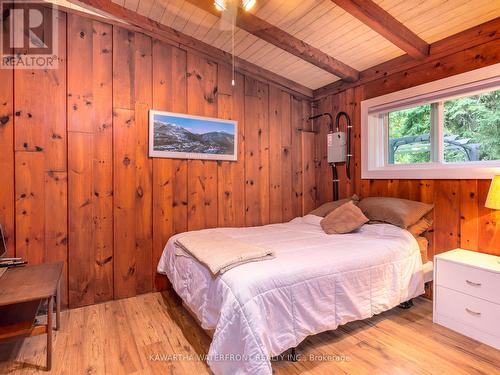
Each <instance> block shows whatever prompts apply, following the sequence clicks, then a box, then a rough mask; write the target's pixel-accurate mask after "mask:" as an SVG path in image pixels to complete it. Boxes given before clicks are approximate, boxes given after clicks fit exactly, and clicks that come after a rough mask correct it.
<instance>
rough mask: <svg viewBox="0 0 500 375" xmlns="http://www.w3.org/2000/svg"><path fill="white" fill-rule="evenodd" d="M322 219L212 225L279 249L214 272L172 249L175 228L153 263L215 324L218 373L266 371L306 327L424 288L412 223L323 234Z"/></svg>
mask: <svg viewBox="0 0 500 375" xmlns="http://www.w3.org/2000/svg"><path fill="white" fill-rule="evenodd" d="M320 220H321V218H320V217H318V216H314V215H306V216H304V217H299V218H296V219H293V220H292V221H290V222H289V223H285V224H272V225H266V226H262V227H251V228H218V229H217V231H220V232H222V233H225V234H226V235H228V236H231V237H234V238H236V239H238V240H239V241H243V242H248V243H251V244H254V245H259V246H265V247H268V248H271V249H272V250H273V251H274V252H275V254H276V258H275V259H273V260H267V261H264V262H254V263H248V264H244V265H242V266H238V267H236V268H233V269H231V270H229V271H227V272H226V273H224V274H223V275H221V276H218V277H217V278H215V279H214V278H212V276H211V275H210V272H209V271H208V269H206V268H205V267H204V266H202V265H201V264H199V263H198V262H197V261H196V260H194V259H192V258H187V257H179V256H175V254H174V247H173V243H174V241H175V238H176V236H174V237H172V238H171V239H170V240H169V241H168V243H167V245H166V247H165V250H164V252H163V255H162V257H161V259H160V262H159V264H158V272H160V273H164V274H166V275H167V276H168V278H169V279H170V281H171V282H172V285H173V287H174V289H175V291H176V292H177V293H178V294H179V296H180V297H181V298H182V299H183V300H184V302H185V303H186V304H187V305H188V306H189V307H190V308H191V310H192V311H193V312H194V313H195V314H196V315H197V317H198V319H199V320H200V321H201V323H202V327H203V328H205V329H214V328H215V333H214V337H213V340H212V344H211V346H210V350H209V353H208V364H209V366H210V368H211V369H212V371H213V372H214V373H215V374H253V375H260V374H262V375H269V374H271V373H272V369H271V363H270V361H269V357H270V356H275V355H278V354H281V353H282V352H284V351H285V350H287V349H289V348H291V347H295V346H297V345H298V344H299V343H300V342H301V341H302V340H303V339H304V338H306V337H307V336H309V335H313V334H316V333H320V332H323V331H326V330H332V329H335V328H337V327H338V326H339V325H341V324H345V323H347V322H350V321H354V320H359V319H365V318H368V317H371V316H373V315H374V314H378V313H381V312H383V311H386V310H388V309H391V308H392V307H395V306H397V305H398V304H399V303H401V302H404V301H406V300H408V299H410V298H412V297H416V296H418V295H420V294H423V293H424V286H423V278H422V260H421V257H420V252H419V248H418V244H417V242H416V240H415V239H414V238H413V236H412V235H411V234H410V233H409V232H407V231H406V230H403V229H400V228H398V227H395V226H392V225H389V224H376V225H364V226H363V227H362V228H361V229H360V230H359V232H358V233H352V234H341V235H326V234H325V233H324V232H323V230H322V229H321V227H320V225H319V222H320ZM207 230H211V229H207ZM212 230H213V229H212Z"/></svg>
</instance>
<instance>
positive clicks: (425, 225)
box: [408, 216, 432, 237]
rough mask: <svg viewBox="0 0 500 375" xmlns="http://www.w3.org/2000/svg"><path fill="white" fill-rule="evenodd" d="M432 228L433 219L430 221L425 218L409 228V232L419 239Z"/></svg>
mask: <svg viewBox="0 0 500 375" xmlns="http://www.w3.org/2000/svg"><path fill="white" fill-rule="evenodd" d="M431 226H432V219H429V218H427V217H425V216H424V217H423V218H421V219H420V220H419V221H417V222H416V223H415V224H413V225H410V226H409V227H408V232H410V233H411V234H412V235H413V237H418V236H420V235H422V233H424V232H426V231H428V230H429V228H430V227H431Z"/></svg>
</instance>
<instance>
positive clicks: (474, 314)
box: [436, 287, 500, 337]
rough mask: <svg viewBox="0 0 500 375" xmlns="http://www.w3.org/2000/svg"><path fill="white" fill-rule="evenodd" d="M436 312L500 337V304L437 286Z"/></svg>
mask: <svg viewBox="0 0 500 375" xmlns="http://www.w3.org/2000/svg"><path fill="white" fill-rule="evenodd" d="M436 297H437V298H438V300H437V301H438V303H437V304H436V310H437V311H436V313H437V314H439V315H443V316H446V317H448V318H451V319H453V320H456V321H458V322H460V323H463V324H465V325H467V326H469V327H473V328H475V329H477V330H479V331H482V332H486V333H488V334H490V335H493V336H497V337H500V324H498V322H499V321H500V305H497V304H495V303H492V302H488V301H485V300H483V299H480V298H474V297H471V296H469V295H467V294H464V293H460V292H457V291H455V290H451V289H447V288H443V287H437V290H436Z"/></svg>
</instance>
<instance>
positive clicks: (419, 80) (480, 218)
mask: <svg viewBox="0 0 500 375" xmlns="http://www.w3.org/2000/svg"><path fill="white" fill-rule="evenodd" d="M499 56H500V40H498V39H497V40H494V41H491V42H488V43H485V44H483V45H480V46H476V47H472V48H468V49H465V50H464V51H461V52H458V53H454V54H452V55H448V56H442V57H440V58H438V59H437V60H435V61H432V62H429V63H425V64H422V65H420V66H417V67H415V68H412V69H408V70H404V71H402V72H399V73H396V74H392V75H389V76H386V77H383V78H381V79H378V80H375V81H373V82H370V83H367V84H365V85H363V86H359V87H355V88H350V89H347V90H345V91H343V92H341V93H339V94H336V95H331V96H327V97H325V98H323V99H321V100H319V101H317V102H315V103H314V105H313V107H314V111H315V113H320V112H324V111H327V112H330V111H333V114H334V115H335V114H336V113H337V112H338V111H339V110H343V111H346V112H347V113H348V114H349V115H350V116H351V120H352V122H353V125H354V129H353V140H352V142H353V143H352V146H353V150H354V158H353V169H352V172H353V178H352V180H351V181H348V180H347V179H346V176H345V173H344V172H342V171H341V172H340V173H339V177H340V181H341V182H340V197H345V196H347V195H349V194H350V193H351V191H353V192H355V193H356V194H359V195H361V196H362V197H367V196H390V197H399V198H406V199H413V200H419V201H422V202H426V203H434V205H435V208H434V226H433V229H432V230H431V231H430V233H428V239H429V240H430V249H431V252H432V254H439V253H442V252H444V251H447V250H450V249H454V248H456V247H459V246H460V247H463V248H465V249H469V250H473V251H480V252H485V253H491V254H496V255H500V212H499V211H494V210H490V209H488V208H486V207H484V203H485V201H486V196H487V193H488V188H489V184H490V180H428V179H415V180H413V179H412V180H398V179H393V180H366V179H361V165H360V156H361V153H360V152H361V139H360V131H361V117H360V116H361V111H360V103H361V101H362V100H365V99H369V98H372V97H376V96H380V95H384V94H387V93H390V92H394V91H398V90H402V89H405V88H409V87H412V86H416V85H419V84H423V83H427V82H431V81H434V80H437V79H441V78H444V77H448V76H451V75H455V74H459V73H463V72H466V71H470V70H474V69H478V68H481V67H483V66H487V65H491V64H494V63H498V62H500V60H499ZM318 123H319V124H320V126H321V134H320V136H319V137H318V138H317V144H316V150H317V156H316V157H317V168H316V184H317V186H318V194H317V204H320V203H323V202H325V201H328V200H330V199H331V197H332V193H331V183H330V181H329V180H330V179H331V172H330V171H329V167H328V166H327V165H326V142H325V141H324V137H325V136H326V135H325V134H324V133H325V131H326V130H325V129H326V128H327V124H326V121H325V120H322V121H318V122H317V124H318ZM340 169H341V170H342V169H343V168H342V167H341V168H340ZM432 254H431V255H432Z"/></svg>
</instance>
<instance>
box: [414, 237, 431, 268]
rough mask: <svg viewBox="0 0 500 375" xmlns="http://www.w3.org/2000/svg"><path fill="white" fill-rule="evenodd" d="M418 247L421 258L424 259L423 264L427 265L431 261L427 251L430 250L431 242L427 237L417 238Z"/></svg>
mask: <svg viewBox="0 0 500 375" xmlns="http://www.w3.org/2000/svg"><path fill="white" fill-rule="evenodd" d="M416 240H417V243H418V247H419V248H420V256H421V257H422V263H427V262H428V261H429V255H428V254H427V250H428V248H429V241H428V240H427V238H425V237H417V238H416Z"/></svg>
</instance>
